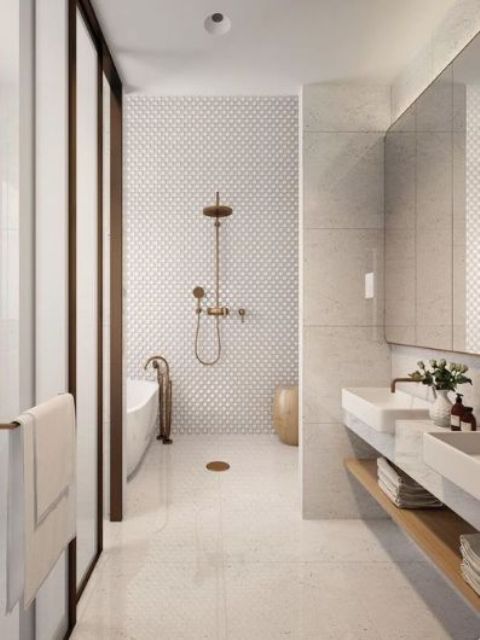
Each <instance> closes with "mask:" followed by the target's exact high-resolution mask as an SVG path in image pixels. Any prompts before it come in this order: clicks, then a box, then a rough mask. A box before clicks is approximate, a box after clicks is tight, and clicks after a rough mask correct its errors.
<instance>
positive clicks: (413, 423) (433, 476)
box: [342, 388, 480, 611]
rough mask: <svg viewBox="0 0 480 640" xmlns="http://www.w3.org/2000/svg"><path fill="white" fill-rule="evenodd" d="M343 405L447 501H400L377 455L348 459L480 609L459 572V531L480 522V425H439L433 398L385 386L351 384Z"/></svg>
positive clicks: (394, 458) (382, 447) (353, 425)
mask: <svg viewBox="0 0 480 640" xmlns="http://www.w3.org/2000/svg"><path fill="white" fill-rule="evenodd" d="M397 395H398V398H394V397H393V396H397ZM402 396H407V398H404V397H402ZM422 402H423V405H422ZM409 403H410V404H409ZM342 406H343V418H344V424H345V425H346V426H347V427H348V428H349V429H350V430H351V431H353V432H354V433H356V434H357V435H358V436H359V437H360V438H362V439H363V440H365V441H366V442H367V443H368V444H370V445H371V446H372V447H373V448H374V449H376V450H377V451H378V452H379V455H382V456H384V457H385V458H387V459H388V460H390V461H391V462H393V463H394V464H395V465H396V466H397V467H399V468H400V469H402V470H403V471H404V472H405V473H407V474H408V475H409V476H410V477H412V478H413V479H414V480H416V481H417V482H418V483H419V484H421V485H422V486H423V487H424V488H425V489H427V490H428V491H430V493H432V494H433V495H434V496H436V497H437V498H438V499H439V500H441V501H442V502H443V503H444V504H445V505H446V507H445V508H444V509H437V510H432V509H418V510H417V509H416V510H408V509H399V508H397V507H396V506H395V505H394V504H393V503H392V502H391V501H390V500H389V499H388V498H387V496H386V495H385V494H384V493H383V491H382V490H381V489H380V488H379V486H378V483H377V465H376V460H358V459H347V460H345V466H346V468H347V470H348V471H349V472H350V473H351V474H352V476H353V477H354V478H355V479H356V480H357V481H358V482H360V484H362V486H363V487H364V488H365V489H366V490H367V491H368V492H369V493H370V494H371V495H372V497H373V498H374V499H375V500H376V501H377V502H378V504H379V505H380V506H381V507H382V508H383V509H384V510H385V511H386V512H387V513H388V515H389V516H390V517H391V518H392V519H393V520H394V521H395V522H396V523H397V524H398V525H399V526H400V527H402V528H403V529H404V530H405V531H406V533H408V534H409V535H410V537H411V538H412V539H413V540H414V541H415V542H416V543H417V544H418V545H419V546H420V547H421V549H422V550H423V551H424V552H425V553H426V554H427V555H428V556H429V557H430V559H431V560H432V561H433V562H434V563H435V565H436V566H437V567H438V568H439V569H440V570H441V571H442V572H443V573H444V574H445V576H446V577H448V578H449V580H450V581H451V582H452V583H453V584H454V586H455V587H456V588H457V589H458V591H459V592H460V593H461V594H462V595H463V596H464V597H465V599H466V600H467V601H468V602H469V603H470V604H471V605H472V606H473V607H474V608H475V609H476V610H477V611H480V597H479V596H477V594H476V593H475V592H474V591H473V589H471V588H470V587H469V586H468V585H467V584H466V583H465V582H464V580H463V578H462V575H461V573H460V563H461V560H462V558H461V553H460V541H459V538H460V535H462V534H468V533H475V532H476V531H479V530H480V432H479V433H457V432H451V431H447V430H445V429H442V428H441V427H437V426H435V425H434V424H433V422H432V421H431V420H429V419H428V404H427V403H426V402H424V401H421V400H417V399H414V398H412V397H411V396H409V395H408V394H404V393H402V392H398V391H397V392H396V393H395V394H392V393H391V392H390V389H386V388H385V389H383V388H380V389H378V388H376V389H373V388H363V389H362V388H355V389H344V390H343V392H342ZM465 436H467V437H466V438H465Z"/></svg>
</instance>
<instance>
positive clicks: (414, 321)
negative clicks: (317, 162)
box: [385, 37, 480, 353]
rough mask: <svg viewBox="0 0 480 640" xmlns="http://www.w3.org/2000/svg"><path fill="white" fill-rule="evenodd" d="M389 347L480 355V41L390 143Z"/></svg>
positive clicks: (403, 120)
mask: <svg viewBox="0 0 480 640" xmlns="http://www.w3.org/2000/svg"><path fill="white" fill-rule="evenodd" d="M385 335H386V339H387V341H388V342H391V343H396V344H404V345H412V346H421V347H429V348H434V349H443V350H449V351H463V352H468V353H480V38H479V37H477V38H475V39H474V40H473V41H472V42H471V43H470V45H469V46H468V47H467V48H466V49H464V50H463V52H462V53H461V54H460V55H459V56H458V57H457V58H456V59H455V60H454V62H453V63H452V64H451V65H449V66H448V67H447V68H446V69H445V70H444V71H443V72H442V74H441V75H440V76H438V78H436V80H435V81H434V82H433V83H432V84H431V85H430V86H429V87H428V88H427V89H426V90H425V91H424V93H423V94H422V95H421V96H420V97H419V98H418V99H417V100H416V101H415V103H414V104H412V105H411V107H409V108H408V109H407V110H406V111H405V112H404V113H403V115H402V116H401V117H400V118H399V119H398V120H397V121H396V122H395V123H394V124H393V125H392V126H391V127H390V129H389V130H388V132H387V134H386V136H385Z"/></svg>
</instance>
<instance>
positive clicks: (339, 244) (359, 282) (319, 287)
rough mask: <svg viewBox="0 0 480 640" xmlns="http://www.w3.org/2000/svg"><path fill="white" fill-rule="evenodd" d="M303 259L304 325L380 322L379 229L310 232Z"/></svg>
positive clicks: (377, 323) (381, 304) (381, 289)
mask: <svg viewBox="0 0 480 640" xmlns="http://www.w3.org/2000/svg"><path fill="white" fill-rule="evenodd" d="M303 255H304V270H303V271H304V276H303V278H304V325H331V326H336V325H337V326H338V325H342V326H349V325H357V326H371V325H381V324H382V322H383V286H382V280H383V232H382V231H381V230H376V229H364V230H361V229H310V230H309V231H308V233H307V234H306V235H305V238H304V250H303ZM369 272H373V273H375V277H376V296H375V298H373V299H365V274H366V273H369ZM339 283H341V286H339Z"/></svg>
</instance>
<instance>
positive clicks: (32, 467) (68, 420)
mask: <svg viewBox="0 0 480 640" xmlns="http://www.w3.org/2000/svg"><path fill="white" fill-rule="evenodd" d="M18 422H20V423H21V425H22V426H21V430H22V431H23V473H24V519H25V536H24V544H25V557H24V585H23V587H24V606H25V608H27V607H28V606H29V605H30V604H31V602H32V601H33V599H34V598H35V596H36V594H37V591H38V589H39V588H40V586H41V585H42V584H43V582H44V580H45V579H46V578H47V576H48V575H49V573H50V571H51V570H52V569H53V567H54V566H55V564H56V562H57V560H58V558H59V557H60V555H61V554H62V552H63V551H64V549H65V548H66V547H67V545H68V543H69V542H70V541H71V540H72V539H73V538H74V537H75V526H76V517H75V513H76V504H75V503H76V496H75V467H76V465H75V459H76V437H75V431H76V430H75V408H74V402H73V397H72V396H71V395H70V394H62V395H60V396H56V397H55V398H53V399H52V400H48V401H47V402H44V403H42V404H41V405H39V406H38V407H35V408H34V409H31V410H30V411H27V412H25V413H23V414H22V415H21V416H20V417H19V418H18ZM47 476H48V477H47Z"/></svg>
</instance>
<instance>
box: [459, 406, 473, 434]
mask: <svg viewBox="0 0 480 640" xmlns="http://www.w3.org/2000/svg"><path fill="white" fill-rule="evenodd" d="M476 430H477V421H476V420H475V416H474V415H473V407H465V409H464V411H463V415H462V419H461V421H460V431H476Z"/></svg>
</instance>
